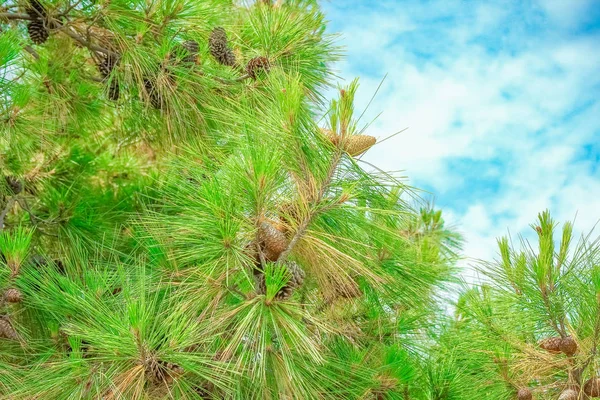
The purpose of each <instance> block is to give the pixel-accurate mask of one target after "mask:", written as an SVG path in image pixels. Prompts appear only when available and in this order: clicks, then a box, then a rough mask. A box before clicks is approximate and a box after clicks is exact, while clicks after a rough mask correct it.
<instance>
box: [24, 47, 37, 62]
mask: <svg viewBox="0 0 600 400" xmlns="http://www.w3.org/2000/svg"><path fill="white" fill-rule="evenodd" d="M23 49H24V50H25V51H26V52H28V53H29V54H31V55H32V56H33V58H35V59H36V60H39V59H40V55H39V54H38V53H37V51H35V50H34V49H33V47H31V46H30V45H25V46H23Z"/></svg>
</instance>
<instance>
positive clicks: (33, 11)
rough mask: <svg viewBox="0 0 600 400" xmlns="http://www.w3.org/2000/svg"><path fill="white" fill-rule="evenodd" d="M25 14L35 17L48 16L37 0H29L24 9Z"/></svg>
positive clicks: (42, 17)
mask: <svg viewBox="0 0 600 400" xmlns="http://www.w3.org/2000/svg"><path fill="white" fill-rule="evenodd" d="M26 11H27V15H29V16H30V17H32V18H35V19H44V18H46V17H47V16H48V12H47V11H46V8H45V7H44V6H43V5H42V3H40V2H39V0H30V1H29V6H28V7H27V9H26Z"/></svg>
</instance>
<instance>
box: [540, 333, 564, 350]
mask: <svg viewBox="0 0 600 400" xmlns="http://www.w3.org/2000/svg"><path fill="white" fill-rule="evenodd" d="M561 341H562V339H561V338H560V337H558V336H557V337H549V338H546V339H544V340H542V341H540V342H539V346H540V347H541V348H542V349H544V350H546V351H548V352H550V353H560V342H561Z"/></svg>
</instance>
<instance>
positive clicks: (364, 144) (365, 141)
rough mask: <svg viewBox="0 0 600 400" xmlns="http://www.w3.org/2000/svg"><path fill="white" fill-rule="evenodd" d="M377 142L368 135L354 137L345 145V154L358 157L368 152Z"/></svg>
mask: <svg viewBox="0 0 600 400" xmlns="http://www.w3.org/2000/svg"><path fill="white" fill-rule="evenodd" d="M376 142H377V139H375V138H374V137H373V136H369V135H354V136H351V137H350V140H349V141H348V143H347V144H346V148H345V150H346V152H347V153H348V154H350V155H351V156H352V157H358V156H360V155H361V154H363V153H364V152H366V151H367V150H369V149H370V148H371V147H373V145H374V144H375V143H376Z"/></svg>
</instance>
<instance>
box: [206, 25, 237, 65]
mask: <svg viewBox="0 0 600 400" xmlns="http://www.w3.org/2000/svg"><path fill="white" fill-rule="evenodd" d="M208 49H209V51H210V54H211V55H212V56H213V57H214V58H215V60H217V62H218V63H219V64H222V65H227V66H230V67H233V66H234V65H235V64H236V62H235V54H234V53H233V51H232V50H231V49H230V48H229V46H228V44H227V33H226V32H225V29H224V28H222V27H220V26H219V27H216V28H215V29H213V31H212V32H211V34H210V37H209V39H208Z"/></svg>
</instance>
